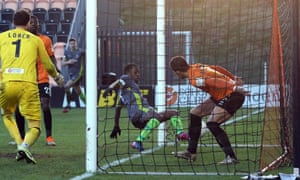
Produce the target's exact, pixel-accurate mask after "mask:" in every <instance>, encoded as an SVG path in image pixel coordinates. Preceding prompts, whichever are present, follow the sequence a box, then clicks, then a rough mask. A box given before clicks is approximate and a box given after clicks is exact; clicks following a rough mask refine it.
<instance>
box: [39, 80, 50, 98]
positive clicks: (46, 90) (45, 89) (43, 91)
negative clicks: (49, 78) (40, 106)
mask: <svg viewBox="0 0 300 180" xmlns="http://www.w3.org/2000/svg"><path fill="white" fill-rule="evenodd" d="M38 86H39V91H40V97H46V98H50V86H49V83H41V84H39V85H38Z"/></svg>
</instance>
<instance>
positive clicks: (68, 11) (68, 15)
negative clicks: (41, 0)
mask: <svg viewBox="0 0 300 180" xmlns="http://www.w3.org/2000/svg"><path fill="white" fill-rule="evenodd" d="M74 13H75V8H65V9H64V10H63V20H64V21H65V22H72V21H73V17H74Z"/></svg>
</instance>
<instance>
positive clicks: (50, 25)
mask: <svg viewBox="0 0 300 180" xmlns="http://www.w3.org/2000/svg"><path fill="white" fill-rule="evenodd" d="M45 31H48V32H51V33H53V34H56V33H57V32H58V31H59V24H58V23H56V22H45Z"/></svg>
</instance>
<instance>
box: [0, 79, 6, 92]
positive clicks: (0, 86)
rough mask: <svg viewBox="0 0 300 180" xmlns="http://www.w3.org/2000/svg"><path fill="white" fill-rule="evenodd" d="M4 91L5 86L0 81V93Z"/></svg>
mask: <svg viewBox="0 0 300 180" xmlns="http://www.w3.org/2000/svg"><path fill="white" fill-rule="evenodd" d="M4 89H5V84H4V82H2V81H0V93H3V92H4Z"/></svg>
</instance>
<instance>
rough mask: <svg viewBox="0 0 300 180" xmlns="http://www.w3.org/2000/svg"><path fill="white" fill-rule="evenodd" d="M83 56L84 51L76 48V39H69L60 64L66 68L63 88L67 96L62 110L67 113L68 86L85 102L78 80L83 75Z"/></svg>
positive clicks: (69, 94) (68, 104)
mask: <svg viewBox="0 0 300 180" xmlns="http://www.w3.org/2000/svg"><path fill="white" fill-rule="evenodd" d="M83 58H84V52H83V51H82V50H81V49H80V48H78V46H77V41H76V39H74V38H71V39H70V40H69V47H68V49H66V50H65V52H64V59H63V61H62V66H66V67H67V68H68V76H69V77H68V78H67V79H68V81H67V82H66V84H65V86H64V88H65V93H66V96H67V106H65V107H64V108H63V112H64V113H67V112H69V111H70V109H71V106H70V103H71V91H70V88H71V87H72V88H74V90H75V92H76V94H77V95H78V96H79V98H80V99H81V100H82V101H83V102H84V103H85V94H84V92H82V90H81V88H80V81H81V79H82V75H83Z"/></svg>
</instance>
